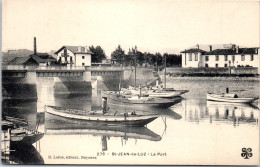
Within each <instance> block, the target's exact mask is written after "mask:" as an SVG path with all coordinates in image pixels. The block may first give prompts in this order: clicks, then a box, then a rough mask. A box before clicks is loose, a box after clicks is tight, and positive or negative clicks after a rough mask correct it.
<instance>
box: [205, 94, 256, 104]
mask: <svg viewBox="0 0 260 167" xmlns="http://www.w3.org/2000/svg"><path fill="white" fill-rule="evenodd" d="M207 100H210V101H219V102H228V103H252V102H253V101H254V100H255V98H234V97H225V96H222V95H216V94H212V93H207Z"/></svg>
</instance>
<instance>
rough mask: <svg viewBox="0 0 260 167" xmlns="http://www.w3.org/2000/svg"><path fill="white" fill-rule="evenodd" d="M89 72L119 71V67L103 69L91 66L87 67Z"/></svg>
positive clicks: (102, 67)
mask: <svg viewBox="0 0 260 167" xmlns="http://www.w3.org/2000/svg"><path fill="white" fill-rule="evenodd" d="M89 69H90V70H91V71H121V67H114V66H110V67H105V66H91V67H89Z"/></svg>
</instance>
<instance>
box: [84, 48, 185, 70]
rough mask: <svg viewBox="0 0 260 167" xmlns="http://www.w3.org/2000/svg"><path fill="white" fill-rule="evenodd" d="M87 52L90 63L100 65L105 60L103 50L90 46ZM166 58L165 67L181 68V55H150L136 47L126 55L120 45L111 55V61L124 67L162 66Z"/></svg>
mask: <svg viewBox="0 0 260 167" xmlns="http://www.w3.org/2000/svg"><path fill="white" fill-rule="evenodd" d="M89 50H90V51H91V52H92V53H93V55H92V62H93V63H100V62H102V60H103V59H105V58H106V55H105V52H104V50H103V49H102V48H101V47H100V46H97V47H94V46H90V47H89ZM165 58H166V66H167V67H170V66H181V55H178V54H168V53H163V54H161V53H159V52H157V53H155V54H153V53H150V52H141V51H138V50H137V47H136V46H135V47H134V48H131V49H129V50H128V52H127V53H126V52H125V51H124V50H123V49H122V48H121V46H120V45H118V47H117V48H116V49H115V50H114V51H113V52H112V53H111V59H113V60H115V61H116V62H117V63H120V64H122V63H123V64H124V66H134V65H135V64H136V65H139V66H157V67H160V66H164V63H165Z"/></svg>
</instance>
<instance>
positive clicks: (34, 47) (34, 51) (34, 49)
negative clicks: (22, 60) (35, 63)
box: [33, 37, 37, 55]
mask: <svg viewBox="0 0 260 167" xmlns="http://www.w3.org/2000/svg"><path fill="white" fill-rule="evenodd" d="M33 53H34V54H35V55H37V47H36V37H34V46H33Z"/></svg>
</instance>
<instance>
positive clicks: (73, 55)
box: [55, 46, 93, 66]
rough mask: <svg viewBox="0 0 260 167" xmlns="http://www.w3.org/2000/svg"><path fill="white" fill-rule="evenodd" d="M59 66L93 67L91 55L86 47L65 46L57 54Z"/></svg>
mask: <svg viewBox="0 0 260 167" xmlns="http://www.w3.org/2000/svg"><path fill="white" fill-rule="evenodd" d="M55 54H56V55H57V61H58V63H59V64H63V65H67V66H91V54H93V53H92V52H90V51H89V50H88V48H87V47H85V46H63V47H61V48H60V49H59V50H58V51H57V52H55Z"/></svg>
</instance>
